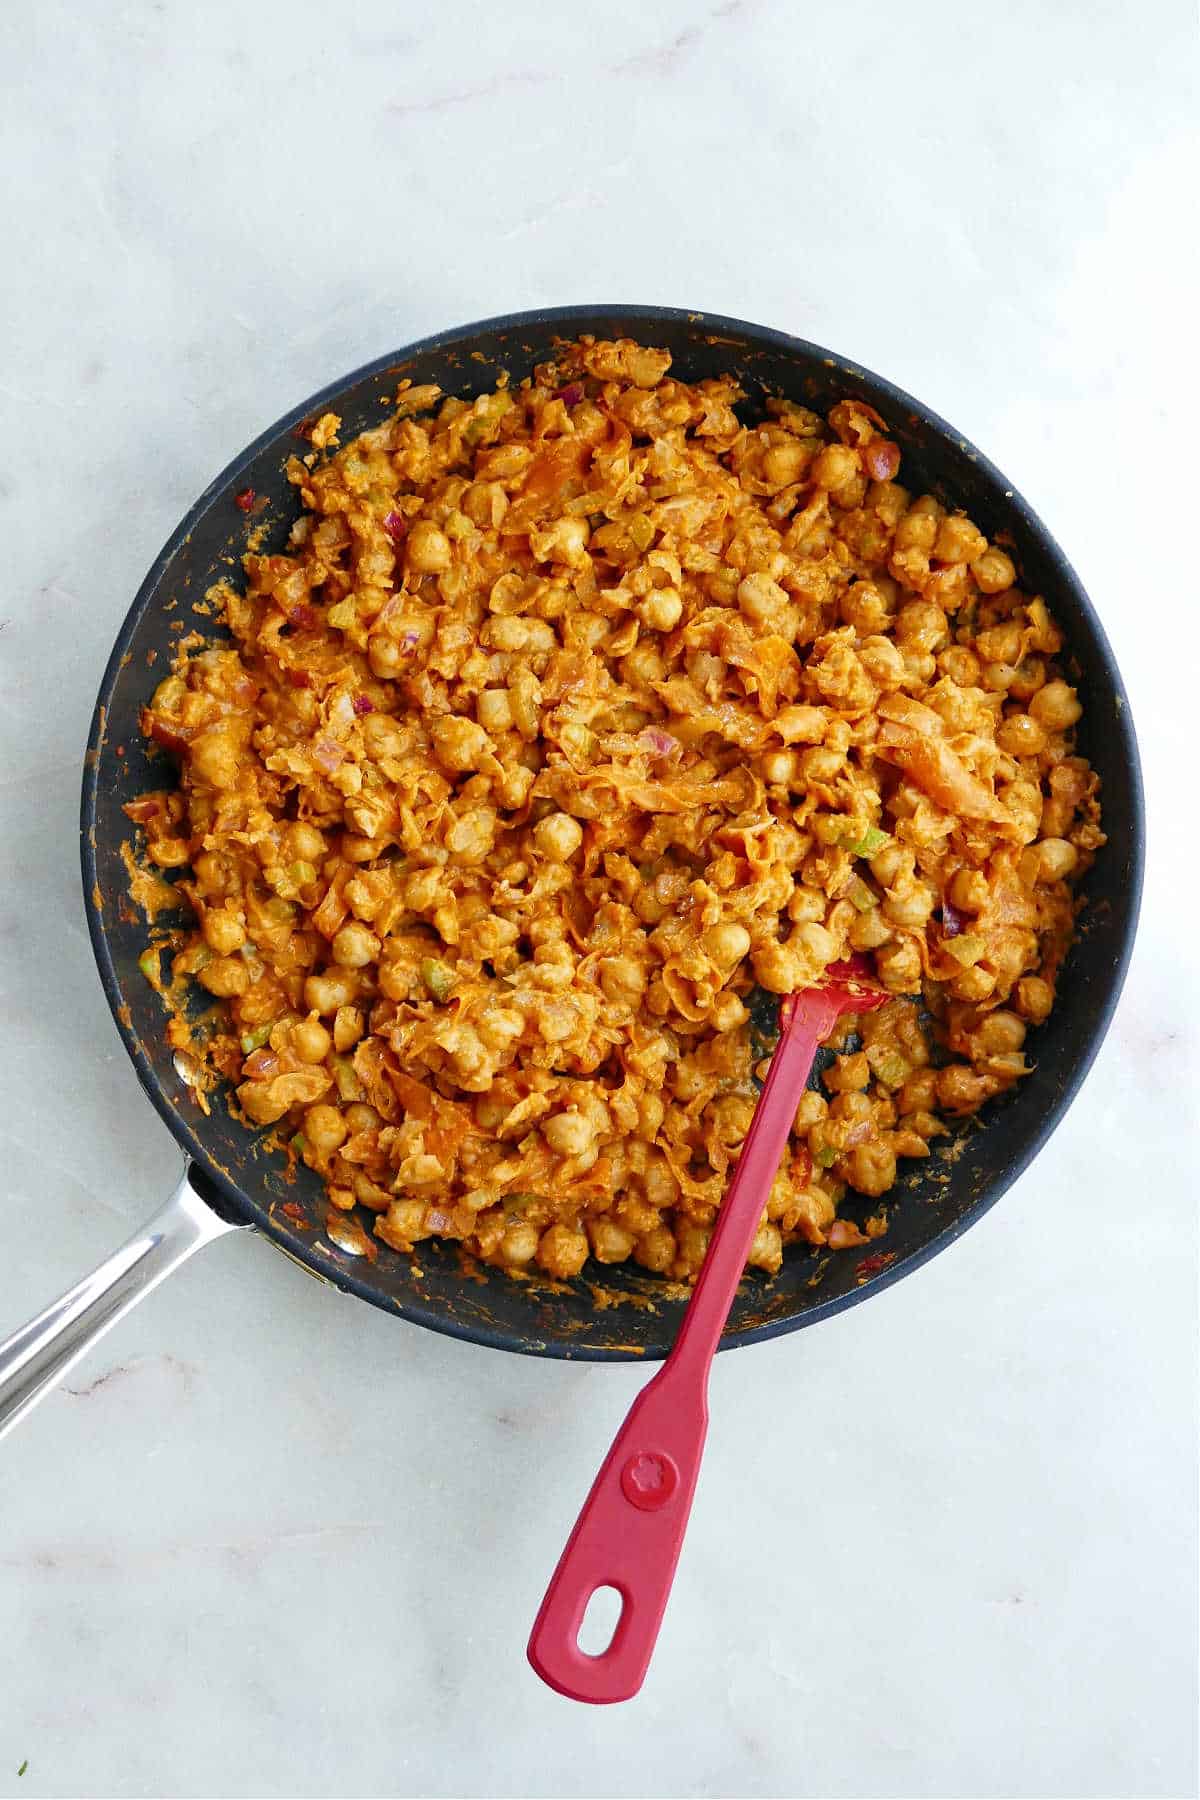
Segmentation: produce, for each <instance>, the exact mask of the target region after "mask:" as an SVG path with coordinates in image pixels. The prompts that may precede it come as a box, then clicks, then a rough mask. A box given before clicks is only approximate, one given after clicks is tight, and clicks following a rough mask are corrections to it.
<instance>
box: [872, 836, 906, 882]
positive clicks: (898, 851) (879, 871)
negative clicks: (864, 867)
mask: <svg viewBox="0 0 1200 1800" xmlns="http://www.w3.org/2000/svg"><path fill="white" fill-rule="evenodd" d="M909 854H910V855H911V852H910V853H909ZM870 868H871V873H872V875H873V876H874V877H875V879H876V881H877V882H878V883H879V885H880V887H894V886H895V885H896V882H897V881H898V879H899V877H900V874H901V872H902V871H903V872H905V873H907V872H908V871H910V870H911V868H912V863H911V862H909V861H907V859H906V853H905V849H904V846H903V844H898V843H896V841H895V839H893V840H892V842H891V843H890V844H885V845H884V846H883V849H882V850H877V851H876V852H875V854H874V856H873V857H872V858H871V862H870Z"/></svg>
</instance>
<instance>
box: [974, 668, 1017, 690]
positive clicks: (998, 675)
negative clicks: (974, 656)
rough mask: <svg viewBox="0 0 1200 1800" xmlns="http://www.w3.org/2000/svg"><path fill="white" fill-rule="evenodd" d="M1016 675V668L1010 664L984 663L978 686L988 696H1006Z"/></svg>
mask: <svg viewBox="0 0 1200 1800" xmlns="http://www.w3.org/2000/svg"><path fill="white" fill-rule="evenodd" d="M1016 674H1017V671H1016V668H1015V666H1014V665H1013V664H1012V663H1009V662H992V663H985V665H984V668H983V672H982V674H981V675H980V677H979V682H980V686H981V687H982V688H984V689H985V690H986V691H987V692H988V693H989V694H1007V692H1008V690H1009V688H1010V687H1011V686H1012V684H1013V682H1014V681H1015V679H1016Z"/></svg>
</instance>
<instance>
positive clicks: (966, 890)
mask: <svg viewBox="0 0 1200 1800" xmlns="http://www.w3.org/2000/svg"><path fill="white" fill-rule="evenodd" d="M988 893H989V889H988V884H987V876H986V875H984V874H983V873H982V871H981V870H979V869H956V870H955V871H954V874H953V875H952V876H951V878H950V904H951V905H952V906H954V907H957V909H958V911H959V912H969V913H980V912H982V911H983V909H984V907H985V906H986V905H987V903H988Z"/></svg>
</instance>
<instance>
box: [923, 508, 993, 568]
mask: <svg viewBox="0 0 1200 1800" xmlns="http://www.w3.org/2000/svg"><path fill="white" fill-rule="evenodd" d="M986 549H987V539H986V538H985V537H984V535H983V533H982V531H980V529H979V527H978V526H977V525H973V524H972V523H971V521H970V519H967V518H964V517H963V515H962V514H961V513H952V514H950V516H949V517H948V518H945V519H943V520H942V522H941V524H940V525H939V526H938V533H937V537H936V538H935V539H934V544H933V554H934V557H935V558H936V560H937V561H938V562H942V563H971V562H974V561H975V560H976V558H977V557H980V556H982V555H983V553H984V551H985V550H986Z"/></svg>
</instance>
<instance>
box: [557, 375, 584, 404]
mask: <svg viewBox="0 0 1200 1800" xmlns="http://www.w3.org/2000/svg"><path fill="white" fill-rule="evenodd" d="M557 398H558V399H559V400H561V401H562V403H563V405H564V406H578V405H579V402H580V401H581V400H582V399H583V383H582V381H571V382H568V383H567V385H566V387H565V388H559V390H558V395H557Z"/></svg>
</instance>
